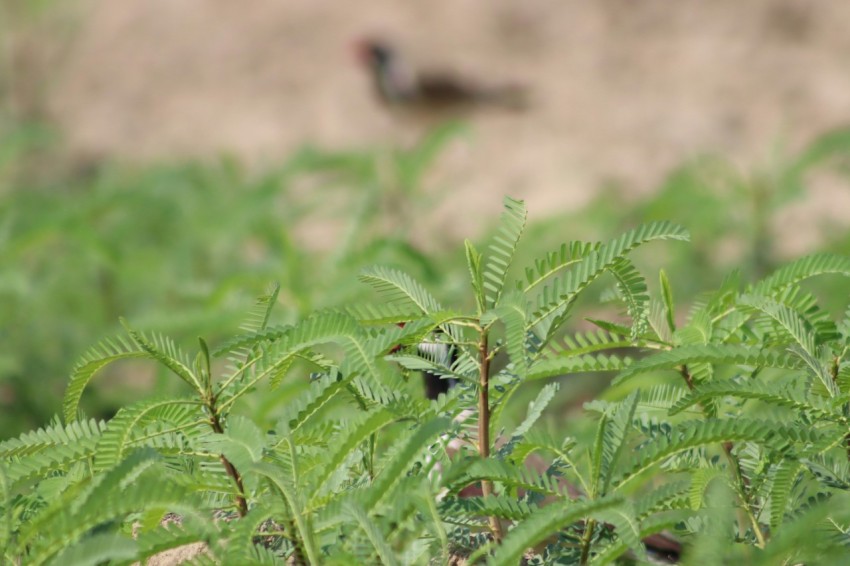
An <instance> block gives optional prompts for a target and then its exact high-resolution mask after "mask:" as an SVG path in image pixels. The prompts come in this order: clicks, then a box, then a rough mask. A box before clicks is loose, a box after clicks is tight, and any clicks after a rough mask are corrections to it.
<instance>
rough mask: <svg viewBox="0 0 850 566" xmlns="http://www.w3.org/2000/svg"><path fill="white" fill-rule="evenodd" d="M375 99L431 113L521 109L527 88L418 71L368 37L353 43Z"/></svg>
mask: <svg viewBox="0 0 850 566" xmlns="http://www.w3.org/2000/svg"><path fill="white" fill-rule="evenodd" d="M355 51H356V55H357V57H358V59H359V60H360V62H361V63H362V64H363V65H364V66H365V67H366V69H367V71H368V72H369V74H370V75H371V79H372V83H373V86H374V88H375V91H376V93H377V95H378V97H379V98H380V99H381V101H382V102H383V103H385V104H386V105H388V106H390V107H396V108H407V109H416V110H421V111H432V112H453V111H459V110H460V111H466V110H471V109H474V108H484V107H491V108H501V109H505V110H523V109H525V108H526V107H527V105H528V96H527V92H526V89H525V88H524V87H523V86H521V85H518V84H501V85H492V86H488V85H484V84H483V83H479V82H477V81H474V80H472V79H468V78H466V77H461V76H459V75H457V74H456V73H453V72H450V71H433V72H431V71H427V72H426V71H422V72H417V71H416V70H415V69H413V68H412V67H411V66H410V64H409V63H408V62H407V61H406V60H405V59H404V57H403V56H402V55H401V54H400V53H399V52H398V51H397V50H396V49H395V48H394V47H393V46H392V45H391V44H390V43H389V42H387V41H384V40H381V39H376V38H367V39H362V40H360V41H358V42H356V44H355Z"/></svg>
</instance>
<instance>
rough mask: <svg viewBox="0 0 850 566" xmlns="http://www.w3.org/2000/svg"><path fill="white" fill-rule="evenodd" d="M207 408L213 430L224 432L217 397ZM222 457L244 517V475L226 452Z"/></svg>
mask: <svg viewBox="0 0 850 566" xmlns="http://www.w3.org/2000/svg"><path fill="white" fill-rule="evenodd" d="M207 409H209V411H210V425H211V426H212V429H213V431H215V432H216V433H218V434H223V433H224V427H222V426H221V419H220V418H219V416H218V411H217V410H216V406H215V398H214V397H213V398H212V401H210V403H209V404H208V405H207ZM219 457H220V458H221V464H222V465H223V466H224V471H225V472H227V475H228V476H230V478H231V479H232V480H233V483H235V484H236V491H237V495H236V509H237V510H238V511H239V516H240V517H244V516H245V515H247V514H248V502H247V501H245V487H244V485H243V483H242V475H241V474H240V473H239V470H237V469H236V466H234V465H233V463H232V462H231V461H230V460H228V459H227V458H226V457H225V455H224V454H221V455H220V456H219Z"/></svg>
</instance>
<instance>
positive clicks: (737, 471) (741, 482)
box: [680, 365, 765, 548]
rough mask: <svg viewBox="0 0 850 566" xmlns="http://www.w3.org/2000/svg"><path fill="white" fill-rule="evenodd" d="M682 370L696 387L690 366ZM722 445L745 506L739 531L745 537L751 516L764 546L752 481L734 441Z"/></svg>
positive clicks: (689, 381) (740, 516) (739, 519)
mask: <svg viewBox="0 0 850 566" xmlns="http://www.w3.org/2000/svg"><path fill="white" fill-rule="evenodd" d="M680 371H681V374H682V377H683V378H684V380H685V383H687V384H688V389H690V390H691V391H693V389H694V387H695V384H694V378H693V376H692V375H691V371H690V370H689V369H688V366H686V365H683V366H682V367H681V370H680ZM703 413H705V409H703ZM706 416H708V415H706ZM721 446H722V447H723V453H724V454H725V455H726V459H727V460H728V461H729V467H730V468H731V470H732V476H733V477H734V480H735V485H736V486H737V489H736V490H735V491H736V492H737V494H738V499H740V501H741V506H742V507H743V508H742V509H739V510H738V533H739V535H740V536H741V537H742V538H743V537H744V534H745V533H746V532H747V518H749V519H750V523H751V524H752V526H753V532H754V534H755V536H756V539H757V540H758V541H759V543H758V547H759V548H764V545H765V538H764V533H762V532H761V528H760V527H759V525H758V521H757V520H756V518H755V516H754V515H753V513H752V510H751V509H750V502H749V499H748V498H747V488H748V487H749V485H750V482H749V480H747V478H746V476H744V473H743V470H742V469H741V462H740V461H739V460H738V458H736V457H735V454H733V453H732V450H733V449H734V448H735V445H734V444H733V443H732V442H723V443H722V444H721ZM745 515H746V517H745Z"/></svg>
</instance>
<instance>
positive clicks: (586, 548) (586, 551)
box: [579, 519, 596, 566]
mask: <svg viewBox="0 0 850 566" xmlns="http://www.w3.org/2000/svg"><path fill="white" fill-rule="evenodd" d="M595 528H596V521H595V520H593V519H588V521H587V523H585V525H584V536H582V537H581V559H580V560H579V564H581V565H582V566H584V565H585V564H587V559H588V558H590V539H592V538H593V531H594V529H595Z"/></svg>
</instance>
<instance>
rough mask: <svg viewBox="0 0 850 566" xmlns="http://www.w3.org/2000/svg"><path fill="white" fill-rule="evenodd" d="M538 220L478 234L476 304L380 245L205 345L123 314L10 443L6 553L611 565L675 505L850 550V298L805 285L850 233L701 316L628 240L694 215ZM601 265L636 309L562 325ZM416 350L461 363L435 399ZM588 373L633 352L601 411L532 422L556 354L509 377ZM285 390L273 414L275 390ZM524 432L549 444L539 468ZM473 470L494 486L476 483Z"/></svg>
mask: <svg viewBox="0 0 850 566" xmlns="http://www.w3.org/2000/svg"><path fill="white" fill-rule="evenodd" d="M525 224H526V211H525V207H524V205H523V204H522V202H520V201H515V200H512V199H506V201H505V213H504V215H503V217H502V220H501V222H500V226H499V229H498V230H497V231H496V233H495V235H494V236H493V237H492V239H491V243H490V244H489V245H488V246H487V247H486V248H483V251H479V250H478V249H477V247H476V246H475V245H473V244H472V243H470V242H467V243H466V260H467V261H466V263H467V268H468V269H467V270H468V274H469V294H470V297H471V300H470V301H468V304H470V305H472V306H471V308H469V309H467V310H464V309H463V308H462V305H460V306H459V307H457V308H447V307H445V306H443V304H442V303H441V302H440V301H438V300H437V298H435V297H434V296H433V295H432V294H431V293H430V292H429V291H428V290H427V288H426V287H425V286H423V285H422V284H421V283H419V282H418V281H417V280H416V279H414V278H413V277H411V276H409V275H408V274H406V273H404V272H402V271H399V270H397V269H394V268H388V267H373V268H367V269H365V270H363V271H362V272H361V275H360V278H361V279H362V280H363V281H364V282H365V283H367V284H369V285H371V286H372V287H374V288H375V289H376V290H377V291H378V292H379V293H380V295H381V296H380V300H379V301H377V302H364V301H362V300H356V301H348V302H346V303H345V304H344V305H343V306H341V307H340V308H336V309H323V310H319V311H316V312H313V313H310V314H308V315H306V316H304V317H301V318H300V319H299V320H298V321H295V322H293V323H291V324H284V325H271V324H270V319H271V313H272V309H273V307H274V306H275V305H276V304H277V303H278V302H279V297H280V295H279V293H280V289H279V288H278V287H274V288H272V289H271V290H270V291H269V292H268V293H267V294H265V295H264V296H263V297H261V299H260V300H259V302H258V305H257V307H256V309H255V310H254V311H253V313H252V315H251V316H250V317H249V319H248V321H247V323H246V324H245V326H244V332H243V333H242V334H240V335H238V336H236V337H235V338H233V339H231V340H230V341H228V342H226V343H224V344H223V345H221V346H219V347H218V348H215V349H211V348H210V347H209V346H208V345H207V342H206V341H205V340H203V339H201V340H200V342H199V345H198V347H197V351H196V353H195V354H193V355H190V354H188V353H186V352H184V351H183V349H182V348H181V347H179V346H178V345H176V343H175V342H174V341H172V340H170V339H169V338H166V337H163V336H161V335H159V334H155V333H149V332H142V331H139V330H136V329H135V327H133V326H130V325H129V324H127V325H126V334H125V335H123V336H120V337H118V338H115V339H110V340H107V341H104V342H102V343H101V344H99V345H98V346H96V347H95V348H93V349H92V350H91V351H90V352H89V353H87V354H86V355H85V356H84V357H83V359H82V360H81V361H80V362H79V364H78V365H77V366H76V368H75V369H74V371H73V374H72V377H71V380H70V382H69V385H68V388H67V391H66V395H65V401H64V405H63V416H62V418H61V419H58V420H56V421H54V422H53V423H52V424H51V425H49V426H48V427H45V428H43V429H40V430H38V431H35V432H31V433H27V434H24V435H22V436H20V437H19V438H17V439H13V440H9V441H6V442H4V443H2V444H0V453H2V454H3V461H4V465H3V468H2V474H0V486H2V501H3V503H2V508H0V511H2V514H3V516H4V517H5V519H4V522H3V524H4V525H5V526H4V528H3V530H2V532H0V537H2V543H3V544H2V545H0V547H3V548H5V549H6V550H5V551H4V553H5V554H4V560H5V561H9V562H12V563H16V562H24V563H27V564H41V563H47V562H51V563H58V564H65V563H92V564H94V563H100V562H103V561H105V560H110V561H114V562H115V563H129V562H132V561H134V560H139V559H144V558H145V557H148V556H151V555H153V554H155V553H157V552H160V551H162V550H164V549H167V548H172V547H175V546H178V545H182V544H186V543H188V542H193V541H203V542H204V543H206V545H207V552H206V554H204V555H202V556H201V557H199V558H197V559H196V561H197V562H199V563H245V564H247V563H283V561H284V560H287V559H288V560H291V561H294V562H295V563H311V564H312V563H340V564H350V563H375V562H381V563H390V564H392V563H399V564H414V563H431V562H438V563H442V562H448V561H449V560H451V559H455V558H456V557H458V556H463V557H466V559H467V560H469V561H470V562H474V561H477V560H485V561H487V562H489V563H494V564H516V563H517V562H518V561H520V560H521V559H523V558H524V559H525V560H527V561H529V562H532V563H534V562H540V563H543V562H545V563H582V564H584V563H599V564H603V563H610V562H612V561H615V560H621V559H625V557H631V559H637V560H642V559H644V558H645V557H646V554H645V553H646V551H645V549H644V546H643V545H642V543H641V542H640V541H641V538H643V537H646V536H647V535H650V534H652V533H658V532H662V531H666V532H671V533H674V534H675V535H677V536H678V537H680V538H681V540H683V541H684V543H685V545H686V552H685V555H684V560H685V561H686V562H689V563H702V562H706V561H708V562H710V563H712V562H713V563H718V562H722V561H724V560H725V561H728V562H733V563H751V564H776V563H800V562H807V563H830V562H831V561H834V560H837V559H838V557H839V556H842V555H843V554H844V553H846V546H845V545H846V542H847V541H846V535H845V532H846V529H847V525H848V519H850V517H848V516H847V515H848V511H847V509H848V506H847V489H848V486H850V444H848V440H847V439H848V418H850V417H849V416H848V415H849V414H848V410H850V405H848V403H850V379H848V375H850V373H848V371H850V370H848V368H850V365H848V362H847V360H846V359H845V357H846V353H847V350H848V346H849V345H850V316H848V315H850V313H848V315H845V316H842V317H839V318H838V319H837V320H835V319H834V318H833V317H832V316H831V315H830V314H829V312H827V311H825V310H824V309H822V308H821V307H820V306H819V304H818V301H817V299H816V298H815V296H814V295H813V294H811V293H810V292H807V291H806V290H805V289H804V288H803V287H802V285H803V284H804V282H805V281H807V280H809V279H810V278H814V277H820V276H823V275H827V274H835V275H839V276H842V277H850V259H848V258H845V257H843V256H840V255H832V254H818V255H814V256H809V257H806V258H803V259H801V260H798V261H795V262H792V263H790V264H788V265H786V266H784V267H781V268H779V269H778V270H776V271H774V272H773V273H772V274H771V275H769V276H768V277H766V278H764V279H762V280H760V281H759V282H757V283H754V284H751V285H745V284H743V283H742V282H741V281H740V276H739V275H738V274H735V273H733V274H732V275H730V276H728V277H727V278H726V279H725V280H724V281H723V282H722V283H721V285H720V286H719V287H718V288H717V289H716V290H715V291H713V292H710V293H707V294H705V295H702V296H701V297H700V298H699V299H698V300H696V301H694V302H693V303H692V304H691V305H689V307H688V309H687V310H688V314H687V316H684V315H683V313H681V312H678V311H677V310H676V307H675V304H674V300H673V292H672V290H671V286H670V284H669V282H668V278H667V276H666V274H665V273H664V272H663V271H662V272H661V274H660V279H659V288H658V292H657V293H650V291H649V290H648V283H647V281H646V279H645V278H644V276H643V275H642V274H641V273H640V272H639V271H638V269H637V268H636V266H635V264H634V263H633V262H632V261H631V260H630V259H629V258H630V255H631V252H633V251H635V250H637V249H639V248H641V247H644V246H647V245H650V246H657V245H658V244H657V243H655V242H656V241H658V240H685V239H687V238H688V234H687V232H686V231H685V230H684V229H683V228H681V227H679V226H677V225H675V224H671V223H669V222H652V223H649V224H645V225H642V226H640V227H638V228H635V229H633V230H630V231H628V232H626V233H624V234H622V235H621V236H619V237H617V238H615V239H613V240H610V241H607V242H604V243H598V242H566V243H564V244H563V245H562V246H560V247H558V248H557V249H556V251H554V252H551V253H547V254H545V255H544V256H542V257H540V258H538V259H537V260H536V261H534V262H532V263H530V264H529V266H528V267H527V268H526V269H525V270H524V271H523V272H521V275H520V276H519V277H515V276H514V275H512V273H513V272H512V270H511V268H512V267H513V266H514V263H515V261H516V258H515V255H516V250H517V247H518V244H519V241H520V238H521V236H522V234H523V232H524V229H525ZM606 280H607V281H608V282H609V283H610V284H611V285H612V289H613V291H612V296H616V298H617V300H618V301H619V302H620V303H621V304H622V306H623V315H624V316H622V317H615V318H614V320H608V321H603V320H598V319H593V320H592V321H591V322H592V323H593V324H594V325H595V326H596V330H590V331H584V332H573V331H568V332H566V333H565V330H566V329H567V322H568V321H569V320H570V319H571V318H572V317H573V316H574V314H575V308H576V305H577V301H578V300H579V298H580V297H581V296H582V295H583V294H585V293H586V292H587V290H588V289H591V288H592V285H593V284H594V283H596V282H597V281H599V282H601V283H604V282H605V281H606ZM401 323H403V326H401ZM423 342H443V343H445V344H446V345H447V346H449V347H450V348H454V349H455V351H456V353H457V356H456V361H455V362H453V363H449V364H447V363H444V362H443V361H442V359H441V358H438V357H435V356H431V355H428V354H427V353H425V352H423V349H420V348H418V345H419V344H421V343H423ZM399 346H400V347H401V348H399ZM129 359H150V360H153V361H155V362H156V363H158V364H159V365H161V366H162V367H163V368H165V369H166V370H167V371H168V372H169V374H170V375H171V376H172V377H176V378H177V379H176V381H178V382H182V387H181V388H180V390H179V391H178V392H176V393H174V394H170V395H165V396H157V397H154V398H146V399H143V400H141V401H138V402H135V403H132V404H128V405H127V406H125V407H123V408H122V409H121V410H120V411H119V412H118V413H117V414H116V415H115V416H114V417H113V418H111V419H109V420H95V419H87V418H86V417H85V416H84V415H83V414H82V413H81V412H80V410H79V402H80V399H81V397H82V396H83V393H84V391H85V389H86V387H87V386H88V385H89V383H90V381H91V380H92V379H93V378H94V377H95V375H96V374H97V372H99V371H101V370H103V369H104V368H105V367H108V366H109V365H110V364H114V363H116V362H119V361H121V360H129ZM421 370H427V371H430V372H432V373H435V374H438V375H441V376H443V377H444V378H453V379H455V380H457V382H458V386H456V387H455V388H453V389H451V390H450V392H449V394H448V395H446V396H442V397H441V398H440V399H439V400H437V401H433V402H432V401H427V400H424V399H422V398H421V394H419V393H418V392H417V391H416V390H417V389H418V387H417V386H416V384H415V383H412V382H411V379H410V376H411V373H412V372H417V371H421ZM578 372H582V373H585V372H616V373H617V378H616V380H615V385H614V389H612V391H611V392H609V394H608V395H607V397H608V400H605V401H603V400H596V401H592V402H589V403H587V404H586V406H585V408H586V411H587V416H586V418H585V419H584V422H585V425H592V426H591V428H592V430H588V426H577V427H576V428H575V433H574V434H573V433H570V434H564V431H563V430H560V431H558V432H552V431H550V430H546V429H545V427H541V426H539V423H538V420H539V419H540V416H541V414H542V412H543V410H544V409H545V408H546V406H547V405H548V404H549V402H550V401H551V400H552V399H553V398H554V396H555V392H556V391H557V389H558V382H557V381H553V382H551V383H547V384H546V385H545V386H544V387H543V388H541V389H540V390H539V393H538V395H537V397H536V398H535V399H534V401H533V402H532V403H530V404H529V405H528V409H527V411H526V413H525V415H524V418H523V419H522V420H521V422H519V424H518V425H513V424H510V423H509V421H508V420H507V418H506V414H505V409H506V407H508V406H509V405H510V403H509V400H510V398H511V397H512V396H514V395H516V394H517V393H518V392H520V391H521V390H523V389H524V388H526V387H528V386H529V384H530V383H533V382H536V381H540V380H549V379H551V378H554V377H559V376H568V375H571V374H575V373H578ZM293 385H300V386H296V387H293ZM287 388H288V389H287ZM280 389H287V390H288V397H287V399H286V402H285V403H284V404H282V405H281V406H278V407H277V409H278V413H277V414H274V415H272V414H271V413H270V412H269V411H268V410H267V409H266V410H264V408H263V402H262V398H263V396H264V393H265V392H268V391H276V390H280ZM278 399H280V398H279V397H278ZM280 411H282V412H280ZM470 415H471V416H470ZM464 417H465V418H464ZM497 436H499V437H501V439H502V440H501V441H500V442H496V441H495V438H496V437H497ZM453 441H457V442H459V443H460V445H461V448H460V449H459V450H457V452H456V453H454V454H453V455H450V453H449V452H450V451H449V450H447V448H448V446H449V445H450V443H453ZM454 444H456V443H454ZM532 453H540V454H543V455H545V456H546V457H547V459H548V461H549V462H550V465H549V467H548V469H546V470H545V471H543V472H535V471H532V470H529V469H527V468H526V467H525V466H524V464H523V462H524V461H525V460H526V459H527V457H528V456H529V455H530V454H532ZM471 484H480V486H481V488H482V489H481V492H482V494H481V495H478V496H467V497H462V496H461V495H462V494H461V492H462V491H463V490H464V488H466V487H467V486H469V485H471ZM166 512H169V513H177V514H178V515H179V517H180V519H181V520H180V521H179V525H175V524H172V525H170V526H164V525H163V524H162V523H161V519H162V517H163V515H164V514H165V513H166Z"/></svg>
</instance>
